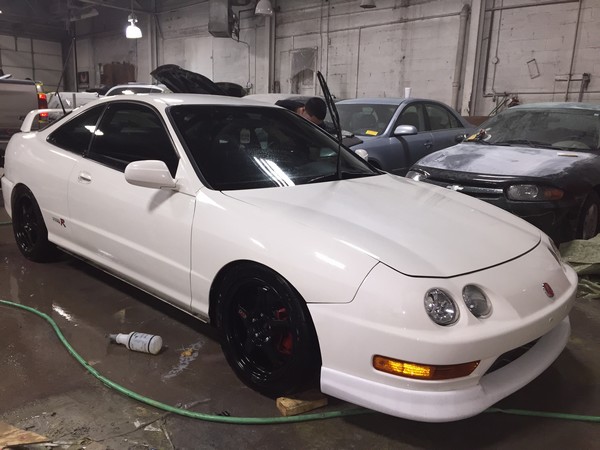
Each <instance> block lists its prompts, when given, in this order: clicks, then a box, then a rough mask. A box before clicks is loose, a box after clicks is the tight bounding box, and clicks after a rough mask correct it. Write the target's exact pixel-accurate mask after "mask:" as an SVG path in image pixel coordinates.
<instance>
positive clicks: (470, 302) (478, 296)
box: [462, 284, 492, 319]
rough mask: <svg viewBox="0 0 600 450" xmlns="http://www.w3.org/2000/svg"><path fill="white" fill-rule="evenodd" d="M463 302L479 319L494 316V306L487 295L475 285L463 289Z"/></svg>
mask: <svg viewBox="0 0 600 450" xmlns="http://www.w3.org/2000/svg"><path fill="white" fill-rule="evenodd" d="M462 295H463V300H464V301H465V304H466V305H467V308H468V309H469V311H470V312H471V314H473V315H474V316H475V317H477V318H478V319H485V318H486V317H489V316H490V314H492V304H491V303H490V300H489V299H488V298H487V295H485V293H484V292H483V290H481V289H480V288H478V287H477V286H475V285H472V284H468V285H467V286H465V287H464V288H463V292H462Z"/></svg>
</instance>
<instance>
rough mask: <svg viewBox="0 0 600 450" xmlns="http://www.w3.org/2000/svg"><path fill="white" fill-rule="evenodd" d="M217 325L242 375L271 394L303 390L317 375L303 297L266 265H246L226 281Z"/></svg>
mask: <svg viewBox="0 0 600 450" xmlns="http://www.w3.org/2000/svg"><path fill="white" fill-rule="evenodd" d="M216 313H217V325H218V327H219V329H220V330H221V332H222V334H223V336H222V348H223V351H224V353H225V357H226V358H227V361H228V362H229V365H230V366H231V367H232V369H233V370H234V371H235V373H236V374H237V376H238V377H239V378H240V379H241V380H242V381H243V382H244V383H245V384H247V385H248V386H250V387H251V388H252V389H254V390H256V391H258V392H261V393H262V394H265V395H268V396H273V397H276V396H280V395H286V394H290V393H292V392H295V391H298V390H299V389H300V388H302V387H304V386H305V385H307V384H308V383H311V382H313V381H315V380H316V379H317V376H318V374H319V366H320V362H321V361H320V354H319V348H318V344H317V339H316V334H315V331H314V327H313V324H312V321H311V319H310V315H309V312H308V309H307V308H306V304H305V302H304V300H303V299H302V298H301V297H300V295H299V294H298V293H297V292H296V291H295V289H294V288H293V287H292V286H291V285H290V284H289V283H288V282H287V281H286V280H284V279H283V278H282V277H281V276H279V275H278V274H276V273H274V272H273V271H271V270H269V269H267V268H266V267H264V266H245V267H242V268H238V269H235V270H234V271H232V272H231V273H229V274H228V275H227V276H226V278H225V279H224V280H223V282H222V283H221V291H220V294H219V298H218V304H217V311H216Z"/></svg>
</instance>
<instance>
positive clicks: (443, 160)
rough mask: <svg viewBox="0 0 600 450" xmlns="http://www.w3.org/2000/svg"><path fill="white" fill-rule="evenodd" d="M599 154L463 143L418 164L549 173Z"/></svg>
mask: <svg viewBox="0 0 600 450" xmlns="http://www.w3.org/2000/svg"><path fill="white" fill-rule="evenodd" d="M592 158H596V156H595V155H593V154H591V153H585V152H572V151H566V150H552V149H546V148H531V147H516V146H511V147H508V146H499V145H486V144H478V143H469V142H467V143H462V144H458V145H455V146H453V147H449V148H446V149H443V150H439V151H437V152H434V153H431V154H430V155H427V156H425V157H424V158H422V159H420V160H419V161H418V162H417V164H416V165H417V166H420V167H424V168H426V167H431V168H435V169H444V170H453V171H457V172H470V173H476V174H495V175H511V176H516V177H519V176H524V177H548V176H556V175H560V174H562V173H564V172H567V171H568V170H569V169H570V168H571V167H572V166H574V165H579V164H581V163H583V162H585V161H589V160H590V159H592Z"/></svg>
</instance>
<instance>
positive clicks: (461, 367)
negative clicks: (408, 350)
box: [373, 355, 479, 380]
mask: <svg viewBox="0 0 600 450" xmlns="http://www.w3.org/2000/svg"><path fill="white" fill-rule="evenodd" d="M478 365H479V361H472V362H468V363H464V364H453V365H448V366H431V365H428V364H418V363H412V362H407V361H400V360H397V359H393V358H387V357H385V356H381V355H375V356H374V357H373V367H374V368H375V370H379V371H381V372H386V373H390V374H392V375H398V376H400V377H407V378H416V379H419V380H450V379H452V378H461V377H466V376H467V375H470V374H471V373H472V372H473V371H474V370H475V369H476V368H477V366H478Z"/></svg>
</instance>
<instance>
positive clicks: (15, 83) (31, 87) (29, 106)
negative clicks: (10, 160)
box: [0, 74, 48, 167]
mask: <svg viewBox="0 0 600 450" xmlns="http://www.w3.org/2000/svg"><path fill="white" fill-rule="evenodd" d="M47 105H48V103H47V99H46V94H44V93H43V92H42V89H41V86H40V85H39V84H37V83H35V82H34V81H32V80H17V79H14V78H12V76H11V75H10V74H6V75H2V78H1V79H0V167H2V166H4V150H5V148H6V145H7V144H8V141H9V139H10V137H11V136H12V135H13V134H15V133H17V132H18V131H19V129H20V127H21V123H22V122H23V119H24V118H25V116H26V115H27V113H28V112H29V111H31V110H33V109H43V108H46V107H47ZM47 116H48V115H47V114H45V115H43V116H40V117H39V118H38V119H36V120H38V121H42V122H43V121H45V120H46V119H47Z"/></svg>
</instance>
